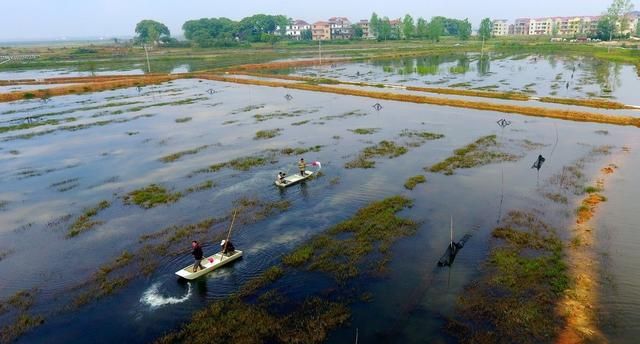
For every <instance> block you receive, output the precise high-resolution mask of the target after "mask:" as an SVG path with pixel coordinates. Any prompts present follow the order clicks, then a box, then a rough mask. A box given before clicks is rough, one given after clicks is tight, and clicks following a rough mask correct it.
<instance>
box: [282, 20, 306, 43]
mask: <svg viewBox="0 0 640 344" xmlns="http://www.w3.org/2000/svg"><path fill="white" fill-rule="evenodd" d="M285 29H286V32H285V35H286V36H287V37H289V38H290V39H293V40H300V39H302V32H303V31H305V30H311V24H309V23H307V22H306V21H304V20H296V21H294V22H291V23H290V24H289V25H287V27H286V28H285Z"/></svg>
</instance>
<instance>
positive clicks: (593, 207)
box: [0, 14, 640, 343]
mask: <svg viewBox="0 0 640 344" xmlns="http://www.w3.org/2000/svg"><path fill="white" fill-rule="evenodd" d="M611 15H613V14H611ZM376 17H377V15H376ZM438 18H440V19H438ZM558 18H560V17H558ZM610 18H613V17H610ZM634 18H635V17H634ZM333 19H335V20H339V19H341V18H333ZM333 19H332V20H333ZM270 20H273V22H270ZM282 20H285V22H286V20H287V17H286V16H285V17H282V18H281V16H264V17H263V16H255V17H248V18H245V20H244V21H240V22H234V21H231V20H228V21H227V20H226V19H215V18H214V19H202V20H194V21H188V22H187V23H185V25H184V26H183V29H184V33H185V38H184V40H175V39H173V38H172V37H171V36H169V34H168V32H169V30H168V29H167V30H166V31H165V30H164V29H165V28H166V27H164V25H163V24H161V23H157V22H153V21H146V20H145V21H142V22H141V23H140V24H139V28H137V31H136V38H135V39H134V40H132V41H128V40H124V41H123V40H120V39H116V40H115V41H113V40H111V41H109V42H106V41H102V42H92V43H73V44H71V43H69V44H66V42H65V43H53V42H49V43H38V44H35V43H34V44H22V43H20V44H18V43H15V44H6V45H5V44H0V161H1V162H2V163H1V164H0V223H2V224H3V225H2V226H1V228H0V276H2V278H0V343H13V342H24V343H40V342H47V343H66V342H78V343H85V342H91V341H92V340H93V339H92V338H100V341H101V342H114V343H115V342H127V343H150V342H155V343H208V342H212V341H213V342H229V343H348V342H354V341H355V342H362V343H396V342H408V343H423V342H433V343H455V342H463V343H590V342H621V343H624V342H633V341H634V340H635V339H636V337H637V323H638V322H640V305H638V304H637V302H634V300H635V298H634V296H636V295H638V293H640V279H638V276H640V267H638V266H637V264H636V262H637V261H638V259H640V257H639V256H638V254H637V252H638V248H639V246H640V236H639V234H638V233H637V230H636V228H635V227H637V226H636V224H638V223H640V214H639V213H638V211H637V210H638V207H637V202H636V201H635V200H634V197H635V193H634V192H633V191H634V190H640V182H639V181H638V180H637V178H636V176H635V175H636V174H637V170H638V169H639V168H640V155H638V153H637V152H639V151H640V140H638V137H640V135H639V133H640V132H639V131H638V130H640V98H639V97H638V90H639V89H640V53H639V51H640V50H638V45H637V41H634V40H633V39H629V40H627V36H626V34H621V33H619V34H616V33H612V35H611V36H612V37H611V38H613V41H611V42H606V43H605V42H600V41H599V40H596V39H595V36H594V37H593V38H594V39H591V38H590V39H589V40H587V36H584V37H583V36H582V35H574V36H575V37H574V36H571V37H569V36H568V35H563V34H562V32H563V31H562V30H563V29H562V26H561V25H560V26H559V27H558V30H559V33H555V37H554V34H550V36H546V35H545V36H537V35H507V34H506V35H504V36H500V35H498V36H496V35H495V32H494V34H493V35H491V34H489V35H483V33H482V32H485V33H486V25H488V24H487V23H486V22H484V24H482V25H484V27H485V29H484V30H485V31H483V29H482V25H481V27H480V30H479V34H478V36H476V35H471V34H470V33H471V26H472V25H475V26H478V25H477V24H480V23H476V24H474V23H470V22H468V21H464V20H454V19H449V18H443V17H435V18H433V19H430V20H427V21H423V20H417V19H416V20H415V21H414V20H413V18H411V17H410V16H409V17H405V18H402V20H401V21H399V22H397V23H396V21H393V20H392V21H388V22H387V21H386V19H384V17H382V18H380V17H378V19H377V20H378V22H377V23H378V25H381V26H378V29H377V30H381V31H377V34H379V35H385V36H379V39H367V33H365V32H360V30H361V29H362V27H361V26H362V25H364V24H363V23H360V24H359V25H360V26H358V25H356V26H354V27H353V28H352V27H351V25H349V26H348V29H345V30H346V31H345V32H350V30H355V31H354V34H355V33H358V34H360V33H361V34H362V35H363V36H362V37H357V38H356V37H352V38H351V39H330V40H326V41H325V40H323V41H322V43H318V41H317V40H314V39H317V38H318V35H319V34H320V30H315V31H314V30H310V31H309V32H308V33H304V34H305V35H307V34H310V35H311V36H310V37H308V38H310V40H307V39H302V38H301V39H300V40H296V39H293V38H292V37H290V38H291V39H288V38H285V37H284V36H281V35H279V34H278V30H277V29H275V27H276V26H277V25H279V23H285V22H281V21H282ZM432 21H433V23H432ZM440 21H442V22H440ZM265 23H267V24H268V25H267V24H265ZM386 23H388V24H389V25H390V26H389V28H388V31H387V28H386V26H385V25H386ZM392 23H395V24H393V25H392ZM158 24H159V25H158ZM250 24H251V25H250ZM258 24H260V25H258ZM263 24H265V25H263ZM271 24H274V25H273V29H272V30H271V31H270V32H261V33H260V34H257V33H256V32H257V31H260V30H267V29H266V27H270V25H271ZM285 24H286V23H285ZM440 24H442V33H443V35H437V32H436V31H438V27H439V26H438V25H440ZM490 24H491V22H489V25H490ZM316 25H322V24H321V23H320V24H316ZM336 25H337V24H336ZM412 25H413V26H412ZM423 25H424V27H423ZM432 25H433V26H432ZM496 25H498V24H496ZM594 25H595V24H594ZM603 25H604V24H601V26H600V29H603V28H605V27H604V26H603ZM214 27H215V30H213V29H212V28H214ZM249 27H251V28H253V29H251V30H249V29H247V28H249ZM412 27H413V30H412V29H411V28H412ZM467 28H468V29H469V34H466V32H467V31H466V30H467ZM498 28H499V26H494V30H498ZM454 29H455V32H456V33H455V34H452V32H454ZM489 29H490V30H491V27H489ZM216 30H222V31H224V30H227V31H228V32H227V31H225V32H222V31H220V32H218V31H216ZM234 30H235V31H234ZM256 30H257V31H256ZM330 30H331V29H330ZM336 30H337V28H335V27H334V29H333V31H331V32H334V33H333V34H334V35H335V34H336V32H339V30H338V31H336ZM514 30H515V29H514ZM550 30H551V29H550ZM290 31H291V32H290V34H291V35H293V34H294V32H295V30H290ZM303 31H304V30H303ZM438 32H439V31H438ZM156 35H157V36H156ZM371 35H374V34H373V33H372V34H371ZM630 35H631V34H630ZM285 36H286V35H285ZM436 36H437V37H436ZM154 37H155V38H154ZM483 37H484V38H485V40H484V42H483V40H482V38H483ZM334 38H335V37H334ZM369 38H371V37H369ZM3 61H4V62H3ZM192 241H197V242H198V243H199V244H197V245H196V244H195V243H192ZM229 243H232V245H233V246H232V247H233V248H232V249H228V247H229V246H228V245H229ZM199 249H201V250H202V256H203V258H204V259H203V260H202V261H200V262H201V263H202V265H203V266H204V267H205V271H202V272H201V273H198V269H196V268H195V267H196V266H197V263H198V261H196V262H195V264H194V256H195V257H196V258H197V257H198V256H199V255H198V253H197V252H198V250H199ZM225 250H228V251H225ZM223 251H224V252H225V253H223ZM443 252H444V253H445V256H443ZM192 253H193V254H192ZM443 257H445V258H446V262H447V264H440V265H438V262H439V261H442V259H443ZM197 259H200V258H197ZM209 259H211V260H209ZM225 259H228V261H227V262H226V261H225ZM185 267H186V268H185ZM176 272H182V274H181V273H176ZM176 274H177V275H176ZM179 276H183V277H184V276H187V278H182V277H179ZM105 319H109V321H105ZM82 333H84V334H88V333H91V338H89V337H87V336H80V335H79V334H82Z"/></svg>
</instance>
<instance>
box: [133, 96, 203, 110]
mask: <svg viewBox="0 0 640 344" xmlns="http://www.w3.org/2000/svg"><path fill="white" fill-rule="evenodd" d="M207 99H209V98H207V97H195V98H186V99H180V100H174V101H171V102H161V103H153V104H147V105H140V106H136V107H132V108H128V109H125V110H124V111H125V112H138V111H142V110H146V109H150V108H154V107H162V106H180V105H191V104H195V103H197V102H199V101H203V100H207Z"/></svg>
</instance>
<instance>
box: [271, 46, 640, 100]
mask: <svg viewBox="0 0 640 344" xmlns="http://www.w3.org/2000/svg"><path fill="white" fill-rule="evenodd" d="M636 68H637V67H635V66H633V65H628V64H622V63H614V62H608V61H603V60H599V59H596V58H593V57H581V56H567V55H553V54H549V55H537V54H533V55H531V54H520V55H505V54H500V53H485V54H477V53H467V54H446V55H430V56H425V57H412V58H402V59H396V60H383V61H377V60H372V61H370V62H367V63H350V64H343V65H336V66H332V67H328V66H322V67H319V68H300V69H293V70H288V71H279V72H280V73H285V72H286V73H296V74H301V75H313V76H316V75H320V76H324V77H329V78H337V79H343V80H344V79H346V80H358V81H366V82H373V83H380V82H382V83H399V84H406V85H412V86H422V85H432V86H435V85H441V86H449V87H464V88H470V89H487V90H496V91H516V92H524V93H528V94H532V95H537V96H557V97H567V98H572V97H579V98H593V97H601V98H614V99H617V100H619V101H621V102H624V103H627V104H636V103H638V100H637V96H636V94H635V90H636V89H638V88H640V78H638V77H637V76H636V75H635V74H636V73H635V72H636V71H635V70H634V69H636Z"/></svg>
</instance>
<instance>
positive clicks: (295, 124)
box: [291, 120, 310, 126]
mask: <svg viewBox="0 0 640 344" xmlns="http://www.w3.org/2000/svg"><path fill="white" fill-rule="evenodd" d="M309 122H310V121H309V120H306V121H300V122H293V123H291V125H293V126H301V125H305V124H307V123H309Z"/></svg>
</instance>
